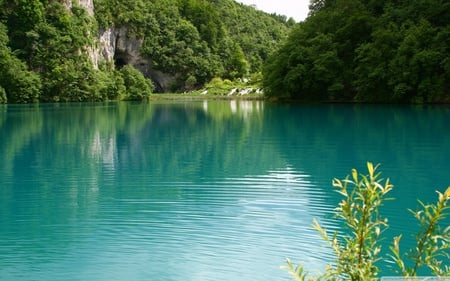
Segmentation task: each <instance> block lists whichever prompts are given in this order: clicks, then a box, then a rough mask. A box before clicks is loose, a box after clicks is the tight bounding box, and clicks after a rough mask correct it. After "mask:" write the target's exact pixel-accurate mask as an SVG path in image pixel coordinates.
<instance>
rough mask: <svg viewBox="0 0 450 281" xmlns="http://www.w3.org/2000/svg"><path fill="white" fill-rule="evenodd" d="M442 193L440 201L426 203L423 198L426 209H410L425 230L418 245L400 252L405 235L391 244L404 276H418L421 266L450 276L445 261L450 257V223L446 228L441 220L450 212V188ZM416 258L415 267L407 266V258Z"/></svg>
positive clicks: (418, 239)
mask: <svg viewBox="0 0 450 281" xmlns="http://www.w3.org/2000/svg"><path fill="white" fill-rule="evenodd" d="M437 193H438V202H437V203H436V204H425V203H423V202H421V201H419V203H420V205H421V207H422V209H421V210H418V211H412V210H410V212H411V213H412V214H413V215H414V217H415V218H416V219H417V221H418V222H419V225H420V227H421V229H420V230H419V232H418V233H417V235H416V240H417V246H416V247H415V248H413V249H410V250H409V252H408V253H406V255H402V254H401V252H400V239H401V237H402V236H401V235H400V236H397V237H395V238H394V243H393V246H392V247H391V251H392V253H393V254H392V256H391V257H392V259H393V260H394V261H395V263H396V264H397V265H398V267H399V272H400V273H401V274H402V275H403V276H417V273H418V270H419V268H420V267H428V268H429V269H430V270H431V272H432V273H433V274H434V275H436V276H450V267H449V265H448V264H444V263H443V261H446V260H447V261H448V260H449V259H450V252H449V249H450V226H446V228H445V229H442V228H441V226H440V225H439V221H441V220H442V219H444V218H445V217H446V216H447V215H448V213H447V212H448V211H449V210H450V206H447V204H448V202H449V201H450V187H449V188H448V189H447V190H446V192H445V193H440V192H437ZM406 258H408V259H410V260H411V261H412V265H411V266H407V265H405V262H404V260H405V259H406Z"/></svg>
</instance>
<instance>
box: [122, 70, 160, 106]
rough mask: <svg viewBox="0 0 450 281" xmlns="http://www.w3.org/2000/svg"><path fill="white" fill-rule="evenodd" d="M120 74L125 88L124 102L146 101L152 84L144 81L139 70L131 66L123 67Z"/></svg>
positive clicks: (146, 80)
mask: <svg viewBox="0 0 450 281" xmlns="http://www.w3.org/2000/svg"><path fill="white" fill-rule="evenodd" d="M120 73H121V74H122V77H123V81H124V85H125V88H126V93H127V96H126V97H125V99H126V100H148V99H149V97H150V95H151V93H152V91H153V88H154V87H153V84H152V83H151V81H150V80H148V79H146V78H145V77H144V75H142V73H141V72H139V70H137V69H135V68H134V67H132V66H131V65H126V66H124V67H123V68H122V69H121V70H120Z"/></svg>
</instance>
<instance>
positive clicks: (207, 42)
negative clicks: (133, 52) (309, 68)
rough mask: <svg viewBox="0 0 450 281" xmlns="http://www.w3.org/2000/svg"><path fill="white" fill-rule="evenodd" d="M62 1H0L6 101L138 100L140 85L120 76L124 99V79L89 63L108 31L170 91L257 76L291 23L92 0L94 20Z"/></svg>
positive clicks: (183, 2) (184, 4)
mask: <svg viewBox="0 0 450 281" xmlns="http://www.w3.org/2000/svg"><path fill="white" fill-rule="evenodd" d="M66 2H67V1H65V2H64V1H43V0H13V1H0V24H2V26H4V30H2V31H1V32H0V35H1V37H2V38H1V39H2V40H1V43H0V45H1V46H0V47H1V56H2V62H1V64H2V66H1V67H2V68H1V69H0V70H1V73H0V77H2V81H1V84H0V86H1V87H2V88H3V90H4V93H5V94H4V95H5V96H6V98H7V101H8V102H32V101H38V100H39V101H45V102H54V101H97V100H111V99H122V98H127V99H128V98H131V99H141V98H143V97H142V96H140V94H138V93H137V91H136V90H135V89H136V87H137V88H140V87H144V88H142V89H143V92H145V93H147V92H151V90H150V91H148V90H149V89H151V87H150V88H147V86H144V85H146V83H142V81H143V80H142V79H140V78H139V79H138V78H136V77H137V76H136V75H134V74H132V75H131V76H130V77H134V78H136V79H137V80H135V79H134V78H133V79H131V78H130V77H128V76H127V77H128V78H130V79H131V81H134V82H130V81H128V82H130V83H131V84H129V85H128V86H127V91H129V90H130V89H131V91H132V92H131V93H130V92H128V93H127V94H125V93H124V87H125V84H124V83H126V81H123V79H122V78H117V77H121V76H122V75H124V73H122V74H120V75H118V74H117V73H116V72H114V69H113V68H114V67H111V68H110V69H102V70H98V69H96V66H97V65H94V63H93V62H92V58H91V57H90V53H91V52H92V49H93V48H95V43H96V37H97V36H98V34H99V33H100V32H101V31H103V30H105V29H108V28H111V27H114V28H125V29H126V30H127V31H128V33H129V34H128V35H130V36H134V37H135V38H137V39H138V40H140V41H141V40H142V42H143V45H142V48H141V50H140V54H141V55H142V56H144V58H145V59H147V60H148V61H149V62H151V66H150V67H149V69H148V70H147V71H146V75H148V76H151V75H153V73H154V71H159V72H162V73H163V74H166V75H167V76H170V77H173V79H174V81H173V83H172V84H173V85H172V86H173V89H171V90H173V91H185V90H189V91H191V90H196V89H199V88H201V87H202V86H204V85H205V84H206V83H207V82H208V81H210V80H211V79H212V78H213V77H222V78H228V79H234V78H242V77H244V76H246V75H248V74H249V72H257V71H260V68H261V65H262V62H263V61H264V60H265V59H266V58H267V56H268V54H269V53H270V52H272V51H273V50H274V49H275V47H276V45H277V43H279V42H280V41H281V40H282V39H283V38H285V36H286V35H287V31H288V28H289V26H290V25H292V22H290V24H289V23H288V22H287V21H286V20H285V19H282V18H277V17H275V16H273V15H268V14H265V13H263V12H260V11H256V10H255V9H253V8H250V7H248V6H245V5H242V4H238V3H236V2H234V1H232V0H218V1H206V0H158V1H144V0H136V1H131V2H130V1H125V0H95V1H94V5H95V15H94V17H91V16H90V15H88V13H87V11H86V10H85V9H84V8H83V7H81V6H79V4H77V3H78V2H77V1H69V2H67V3H66ZM68 4H71V5H68ZM2 29H3V27H2ZM107 63H111V64H113V62H107ZM135 66H136V65H135ZM137 67H138V66H137ZM138 68H139V67H138ZM125 74H126V75H128V74H129V73H128V71H127V70H125ZM13 75H15V77H12V76H13ZM155 76H157V74H155ZM11 77H12V78H11ZM116 78H117V79H118V80H117V81H113V80H114V79H116ZM124 78H125V77H124ZM128 78H127V79H128ZM149 78H151V77H149ZM125 80H126V79H125ZM141 80H142V81H141ZM139 81H140V82H139ZM130 85H140V86H136V87H135V86H130ZM164 90H168V89H164ZM2 92H3V91H2ZM143 95H144V96H146V95H147V94H143ZM2 100H4V99H3V98H2Z"/></svg>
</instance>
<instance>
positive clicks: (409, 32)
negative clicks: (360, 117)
mask: <svg viewBox="0 0 450 281" xmlns="http://www.w3.org/2000/svg"><path fill="white" fill-rule="evenodd" d="M449 54H450V2H449V1H448V0H311V4H310V15H309V17H308V18H307V19H306V20H305V21H304V22H301V23H299V24H298V25H297V26H296V27H295V28H294V30H293V31H292V32H291V33H290V35H289V38H288V40H287V41H286V42H285V43H284V44H283V46H282V47H281V48H280V49H279V50H278V51H277V53H276V54H275V55H274V56H272V57H271V58H270V59H269V60H268V62H267V63H266V65H265V67H264V72H263V74H264V78H265V80H264V85H265V90H266V94H267V95H268V96H270V97H273V98H288V99H296V100H309V101H358V102H361V101H363V102H407V103H410V102H412V103H423V102H450V87H449V86H450V56H449Z"/></svg>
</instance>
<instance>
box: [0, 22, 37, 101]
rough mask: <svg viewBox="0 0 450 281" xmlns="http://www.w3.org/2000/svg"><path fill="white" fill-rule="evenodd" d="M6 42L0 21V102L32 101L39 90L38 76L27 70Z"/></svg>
mask: <svg viewBox="0 0 450 281" xmlns="http://www.w3.org/2000/svg"><path fill="white" fill-rule="evenodd" d="M7 44H8V37H7V29H6V27H5V26H4V25H3V24H2V23H0V103H5V102H10V103H29V102H34V101H36V100H37V99H38V98H39V93H40V90H41V81H40V79H39V76H38V75H37V74H36V73H33V72H31V71H28V70H27V67H26V65H25V63H23V62H22V61H20V60H19V59H18V58H17V57H16V56H15V55H14V54H13V53H12V52H11V50H10V49H9V47H8V46H7Z"/></svg>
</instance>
